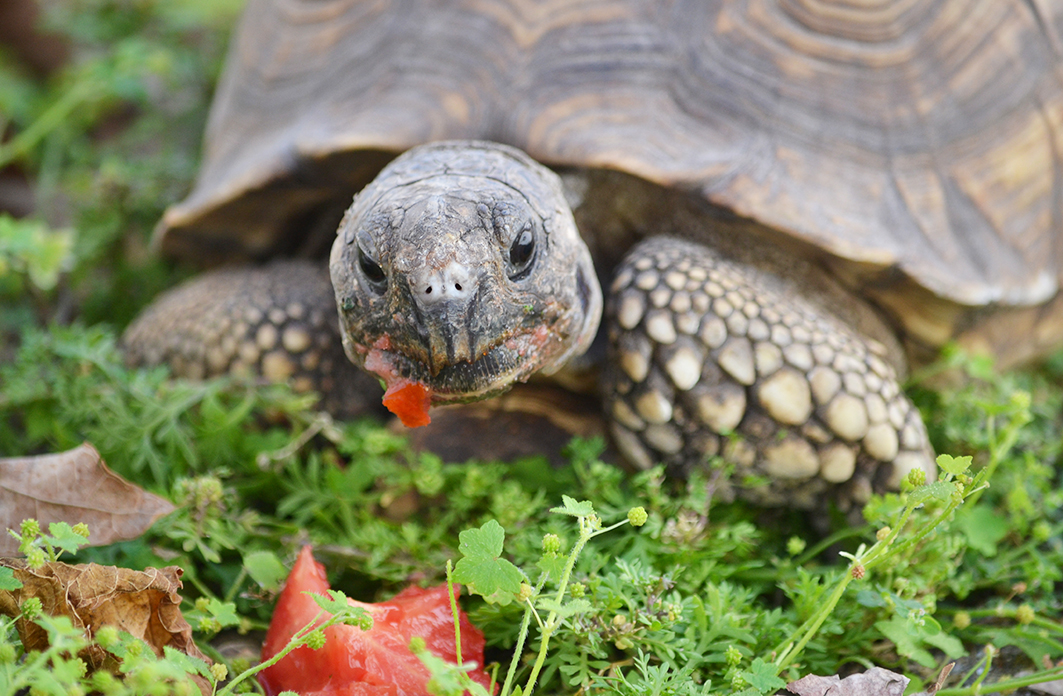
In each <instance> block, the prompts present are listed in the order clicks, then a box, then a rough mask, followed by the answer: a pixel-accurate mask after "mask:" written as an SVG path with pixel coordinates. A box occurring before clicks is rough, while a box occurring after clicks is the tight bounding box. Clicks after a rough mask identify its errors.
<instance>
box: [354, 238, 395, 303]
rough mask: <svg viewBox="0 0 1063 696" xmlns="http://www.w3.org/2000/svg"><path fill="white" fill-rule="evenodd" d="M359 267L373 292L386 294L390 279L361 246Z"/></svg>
mask: <svg viewBox="0 0 1063 696" xmlns="http://www.w3.org/2000/svg"><path fill="white" fill-rule="evenodd" d="M358 267H359V268H361V269H362V275H364V276H365V279H366V280H368V281H369V286H370V287H371V288H372V289H373V290H375V291H376V292H378V293H382V292H384V289H385V288H387V285H388V277H387V275H386V274H385V273H384V269H383V268H381V267H380V264H378V263H377V262H376V261H374V260H373V259H372V257H371V256H369V254H367V253H366V252H365V250H364V249H362V247H361V246H359V247H358Z"/></svg>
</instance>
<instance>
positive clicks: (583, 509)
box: [550, 495, 594, 517]
mask: <svg viewBox="0 0 1063 696" xmlns="http://www.w3.org/2000/svg"><path fill="white" fill-rule="evenodd" d="M561 501H562V502H563V503H564V505H563V506H562V507H555V508H550V512H557V513H560V514H562V515H571V516H573V517H590V516H591V515H593V514H594V506H593V505H592V504H591V501H589V500H580V501H578V502H577V501H576V500H575V499H574V498H570V497H568V496H567V495H562V496H561Z"/></svg>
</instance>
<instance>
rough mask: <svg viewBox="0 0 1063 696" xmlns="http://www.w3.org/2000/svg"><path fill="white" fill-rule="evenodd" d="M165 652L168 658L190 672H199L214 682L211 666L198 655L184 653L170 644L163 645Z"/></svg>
mask: <svg viewBox="0 0 1063 696" xmlns="http://www.w3.org/2000/svg"><path fill="white" fill-rule="evenodd" d="M162 651H163V654H164V655H165V656H166V659H167V660H169V661H170V662H172V663H173V664H175V665H177V666H178V667H179V668H181V669H182V670H184V671H185V672H186V673H188V674H198V675H200V676H201V677H203V678H204V679H207V680H208V681H210V682H211V683H214V681H215V680H214V675H212V674H211V673H210V667H208V666H207V663H206V662H204V661H203V660H201V659H199V658H198V657H193V656H191V655H189V654H187V653H183V652H181V651H180V650H175V649H174V648H171V647H170V646H169V645H166V646H163V649H162Z"/></svg>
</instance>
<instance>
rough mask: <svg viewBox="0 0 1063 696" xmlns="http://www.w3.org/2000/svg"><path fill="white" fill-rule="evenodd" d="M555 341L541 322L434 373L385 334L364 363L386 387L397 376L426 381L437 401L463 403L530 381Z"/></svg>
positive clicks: (434, 399)
mask: <svg viewBox="0 0 1063 696" xmlns="http://www.w3.org/2000/svg"><path fill="white" fill-rule="evenodd" d="M557 345H558V341H557V337H556V336H554V335H553V334H552V332H551V331H550V330H549V329H548V328H547V327H545V326H538V327H535V328H533V329H528V330H524V331H519V332H516V333H514V334H512V335H510V336H508V337H506V338H503V339H502V340H500V341H499V342H498V343H497V344H496V345H495V346H494V347H492V348H490V349H489V350H488V351H487V352H486V353H484V354H483V355H481V356H480V357H479V358H477V359H476V360H472V361H466V360H462V361H458V362H454V363H450V364H447V365H444V366H443V367H441V368H440V369H439V370H438V371H436V372H435V373H433V372H432V370H431V368H430V367H429V366H428V365H426V364H425V363H424V362H422V361H420V360H417V359H415V358H412V357H410V356H409V355H407V354H406V353H405V352H404V351H403V350H402V348H401V347H398V346H395V345H394V344H393V342H392V339H391V337H390V336H389V335H388V334H384V335H383V336H382V337H381V338H380V339H378V340H377V341H376V342H375V343H374V344H373V347H372V348H370V349H368V350H367V351H366V353H365V360H364V363H363V367H364V368H365V369H366V370H367V371H368V372H371V373H373V374H375V375H377V376H378V377H380V378H382V379H383V380H384V382H385V384H386V385H388V386H390V385H391V383H392V382H393V381H395V380H399V379H405V380H409V381H412V382H417V383H419V384H421V385H423V386H425V387H426V388H427V389H428V390H429V392H430V393H431V399H432V403H433V404H447V403H465V402H469V401H478V400H481V399H486V398H489V397H492V396H497V395H498V394H501V393H503V392H505V391H507V390H508V389H509V388H510V387H511V386H512V385H513V383H514V382H519V381H524V380H526V379H527V378H528V377H529V376H530V375H531V374H533V373H534V372H536V371H538V370H540V369H542V368H543V366H544V365H547V364H548V363H549V362H550V361H551V358H552V356H553V355H554V354H555V353H556V352H557V351H556V350H552V348H556V347H557Z"/></svg>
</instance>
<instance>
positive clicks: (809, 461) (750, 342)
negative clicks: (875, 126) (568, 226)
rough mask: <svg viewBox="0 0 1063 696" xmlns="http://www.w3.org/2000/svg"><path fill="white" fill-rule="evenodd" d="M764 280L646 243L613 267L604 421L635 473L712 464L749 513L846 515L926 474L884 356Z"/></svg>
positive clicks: (914, 422)
mask: <svg viewBox="0 0 1063 696" xmlns="http://www.w3.org/2000/svg"><path fill="white" fill-rule="evenodd" d="M776 280H777V279H774V278H772V277H770V276H768V275H767V274H766V273H765V272H764V271H758V270H755V269H752V268H749V267H747V266H745V265H743V264H740V263H736V262H734V261H730V260H726V259H723V258H721V257H720V256H719V255H718V254H717V253H715V252H714V251H712V250H710V249H709V248H707V247H705V246H702V245H699V244H695V243H691V242H688V241H681V240H678V239H672V238H665V237H655V238H652V239H649V240H647V241H645V242H643V243H641V244H639V245H638V246H636V247H635V248H634V249H633V250H632V251H631V253H630V254H629V255H628V257H627V258H626V259H625V261H624V262H623V263H622V264H621V265H620V266H619V267H618V269H617V271H616V277H615V280H614V282H613V286H612V296H611V298H610V302H609V304H608V308H607V321H608V331H609V338H610V350H611V355H610V359H609V360H608V361H607V364H608V367H607V369H606V375H605V379H604V389H605V409H606V414H607V416H609V417H610V418H611V419H612V424H611V427H612V431H613V434H614V436H615V439H616V441H617V444H618V446H619V447H620V448H621V450H622V451H623V452H624V454H625V456H627V457H628V458H629V459H630V460H631V461H632V462H633V463H634V464H636V465H638V466H641V467H648V466H651V465H653V464H655V463H657V462H663V463H666V464H667V465H669V467H670V468H671V469H672V470H675V471H677V472H678V473H688V472H689V471H691V470H692V469H694V468H697V467H705V466H707V465H708V463H709V462H710V460H711V459H712V458H713V457H714V456H716V455H719V456H720V457H722V459H723V460H724V461H726V462H728V463H730V464H731V465H733V466H734V470H735V471H734V475H733V476H732V477H731V478H730V481H729V484H728V485H730V486H732V487H733V488H734V489H735V491H736V492H737V493H738V494H739V495H741V496H742V497H743V498H746V499H749V500H752V501H754V502H757V503H760V504H767V505H783V504H785V505H790V506H793V507H799V508H812V507H815V506H816V505H818V504H820V503H821V502H822V499H823V498H825V497H829V498H833V499H836V500H838V501H839V503H840V504H841V505H842V507H843V508H846V507H850V506H851V505H852V504H854V503H855V504H861V503H863V502H865V501H866V500H867V497H868V494H869V493H870V492H871V490H873V489H874V490H882V489H895V488H897V486H898V485H899V483H900V479H901V477H902V476H904V475H905V474H907V472H908V471H910V470H911V469H915V468H922V469H923V470H925V471H926V473H927V476H928V478H930V477H932V476H933V474H934V471H935V469H934V466H933V463H932V452H931V448H930V445H929V443H928V441H927V436H926V429H925V428H924V426H923V423H922V421H921V419H920V417H919V413H918V411H917V410H916V409H915V408H914V407H913V406H912V404H911V402H910V401H909V400H908V399H907V397H906V396H905V395H904V394H903V393H902V392H901V389H900V387H899V385H898V383H897V379H896V377H895V375H894V371H893V369H892V368H891V367H890V366H889V365H888V364H887V362H886V361H885V360H884V359H883V356H882V353H883V352H884V349H883V347H882V346H881V344H879V343H877V342H875V341H872V340H869V339H867V338H864V337H863V336H861V335H859V334H858V333H856V332H855V331H853V330H852V329H850V328H849V327H847V326H846V325H845V324H843V323H842V322H841V321H840V320H839V319H837V318H835V317H834V316H832V315H830V314H829V313H826V312H824V311H823V310H822V309H820V308H818V307H817V306H815V305H814V304H813V303H812V302H810V301H808V300H806V299H804V298H802V297H800V296H798V295H795V294H783V292H785V290H783V288H785V286H783V285H781V284H779V283H777V282H775V281H776Z"/></svg>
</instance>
